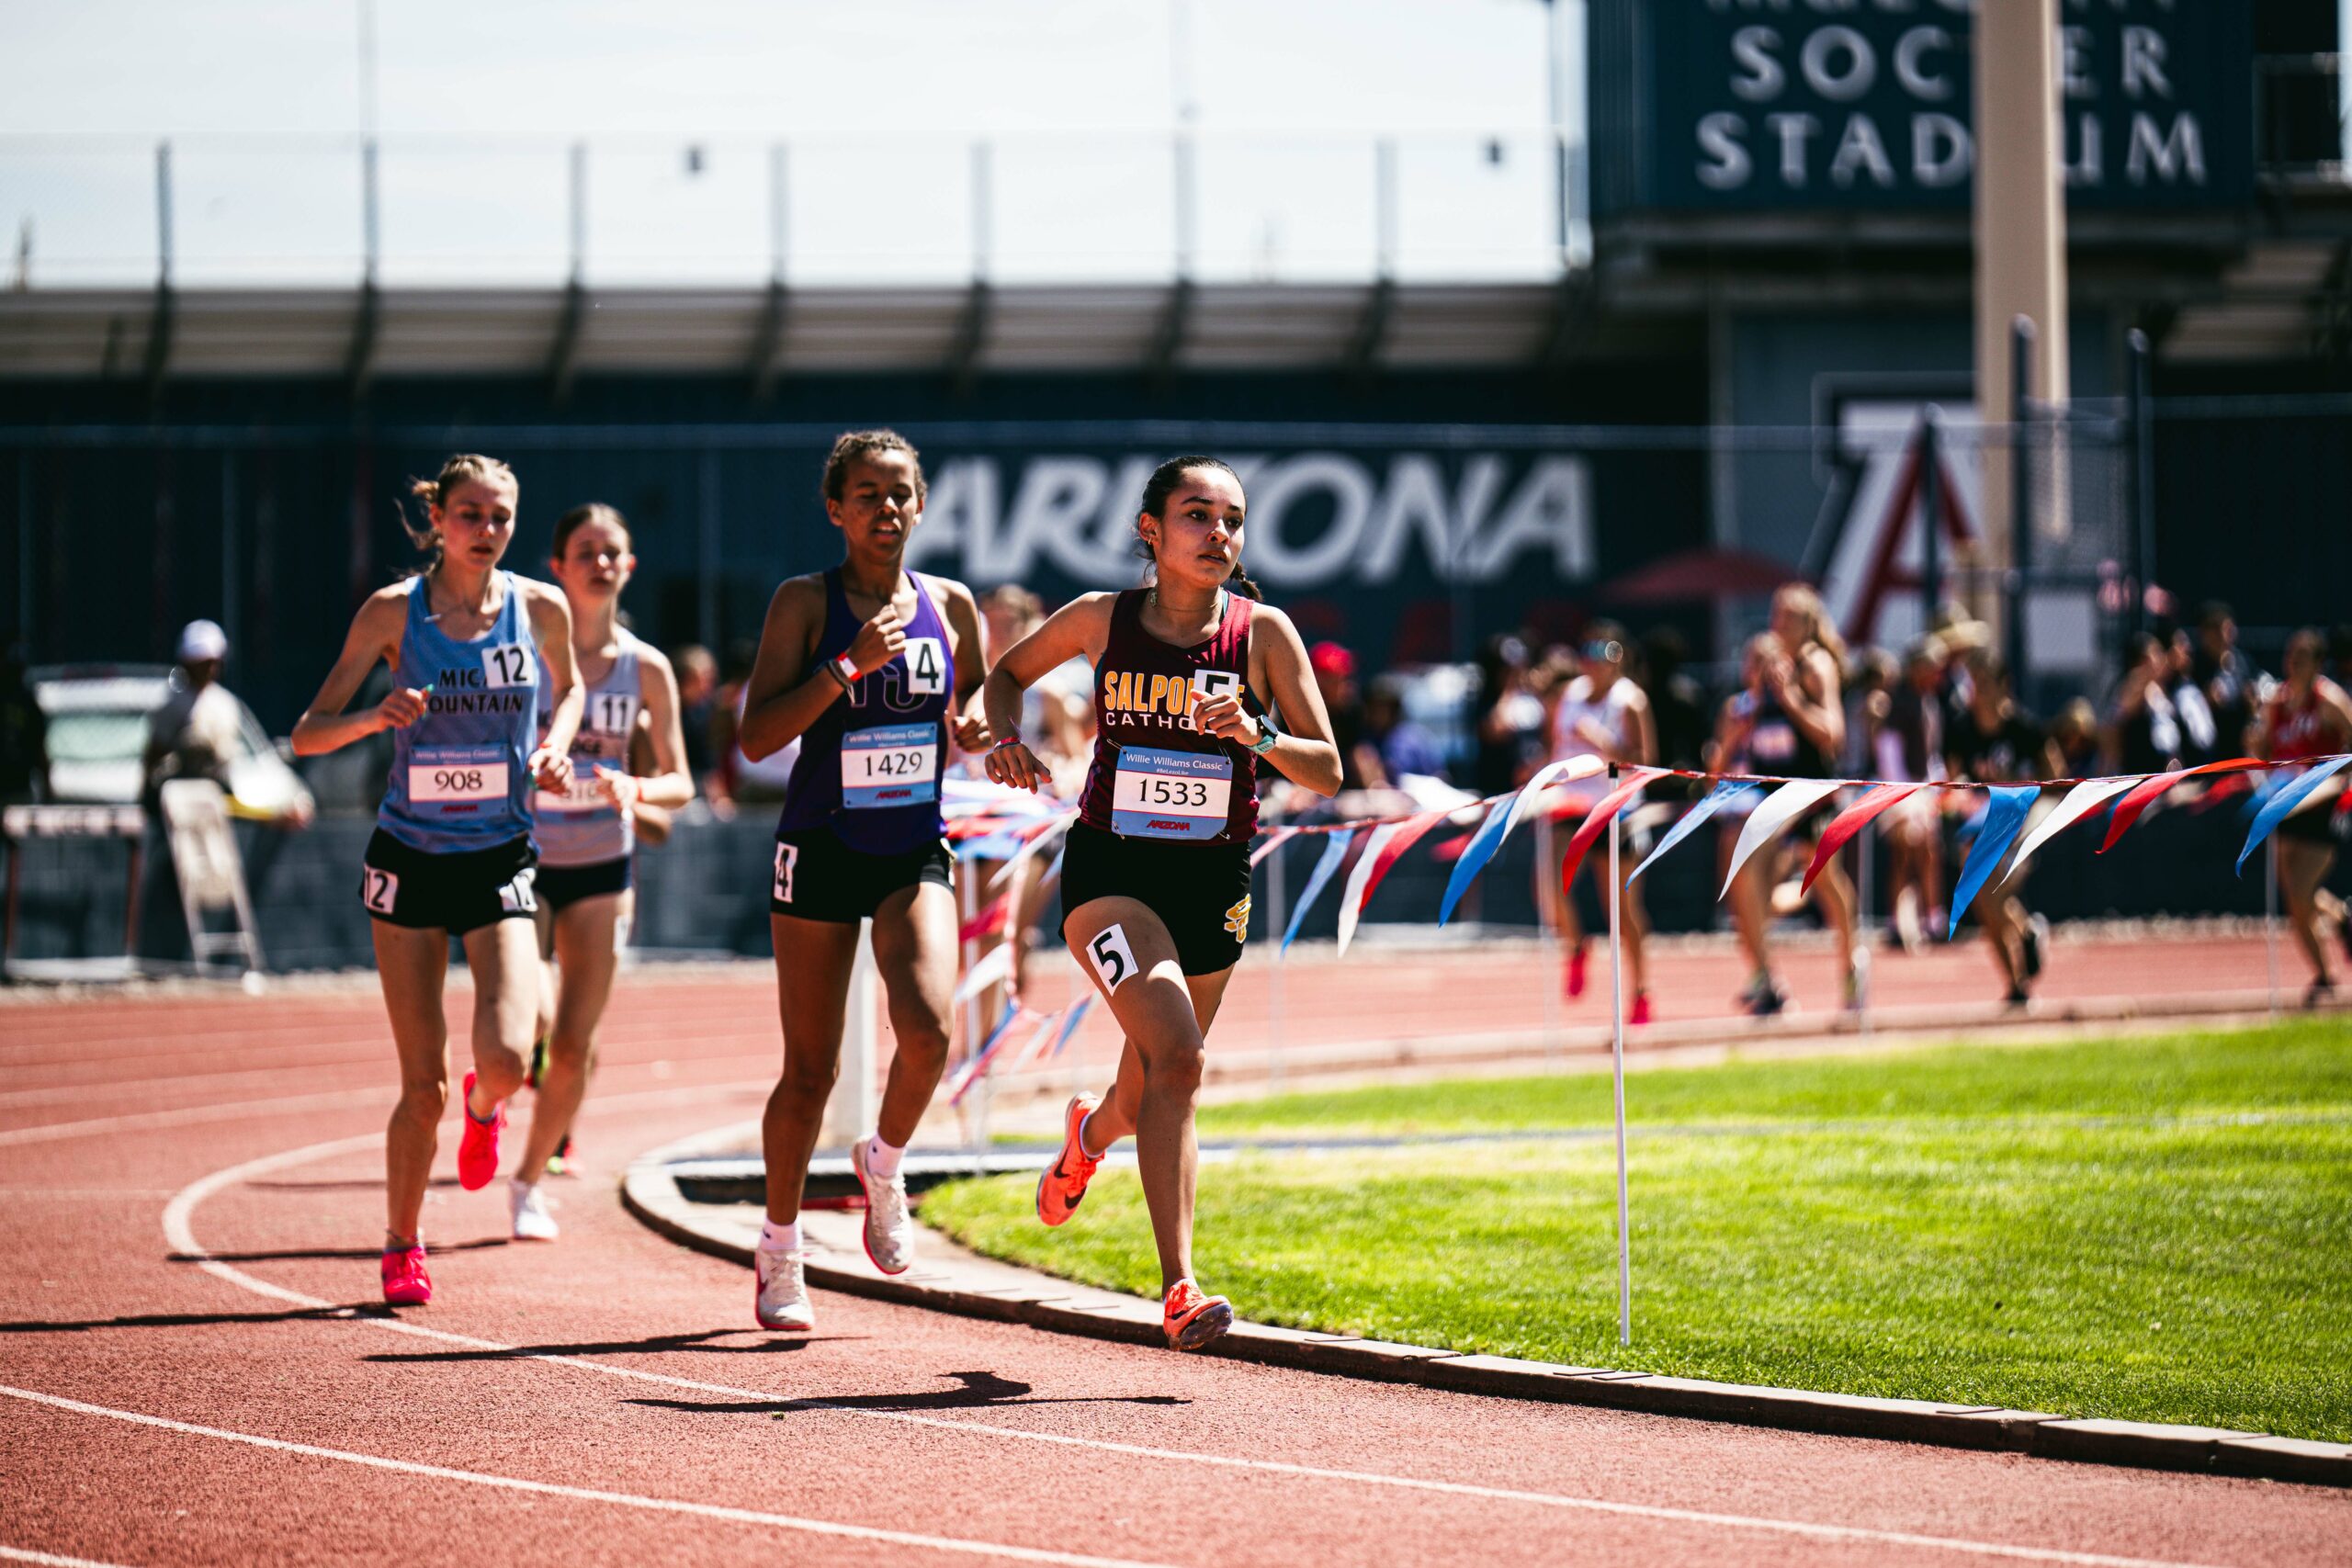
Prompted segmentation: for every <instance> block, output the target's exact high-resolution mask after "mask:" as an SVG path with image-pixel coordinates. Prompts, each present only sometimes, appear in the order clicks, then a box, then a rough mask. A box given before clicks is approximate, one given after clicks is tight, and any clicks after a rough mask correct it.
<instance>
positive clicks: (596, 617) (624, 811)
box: [507, 504, 695, 1241]
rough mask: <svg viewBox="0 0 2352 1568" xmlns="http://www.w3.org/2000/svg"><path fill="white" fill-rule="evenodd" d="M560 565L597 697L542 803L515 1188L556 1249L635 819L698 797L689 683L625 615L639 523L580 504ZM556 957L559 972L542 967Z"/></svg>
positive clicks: (513, 1204) (524, 1222)
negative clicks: (562, 1186) (645, 755)
mask: <svg viewBox="0 0 2352 1568" xmlns="http://www.w3.org/2000/svg"><path fill="white" fill-rule="evenodd" d="M548 566H549V567H550V568H551V569H552V570H554V572H555V580H556V582H557V584H558V586H560V588H562V590H563V597H564V603H565V604H567V605H568V606H569V607H570V609H571V655H572V660H573V662H574V663H575V665H576V666H577V667H578V669H579V671H580V683H581V686H582V690H583V692H584V694H585V699H586V700H585V705H584V706H583V707H582V710H581V716H580V728H579V731H578V733H577V734H576V735H575V736H574V737H573V739H572V742H571V788H570V789H569V790H567V791H565V792H564V793H562V794H560V795H556V794H542V795H540V796H539V797H538V801H537V815H538V830H537V839H538V843H539V875H538V883H537V893H538V905H539V912H538V914H537V917H536V922H535V923H536V925H537V932H538V943H539V956H540V958H541V960H542V961H543V966H542V968H541V970H540V982H539V1011H538V1035H537V1038H538V1039H540V1040H542V1041H544V1042H546V1050H545V1052H544V1053H543V1054H537V1055H535V1057H534V1060H533V1064H532V1065H533V1069H534V1070H533V1072H532V1075H531V1086H532V1088H533V1089H535V1090H536V1091H537V1092H536V1094H535V1095H534V1097H533V1100H532V1102H531V1129H530V1132H529V1134H527V1135H526V1137H525V1138H524V1140H523V1157H522V1160H521V1162H520V1163H519V1164H517V1165H516V1166H515V1174H514V1176H513V1177H511V1178H509V1179H508V1182H507V1201H508V1206H509V1209H510V1211H511V1213H512V1217H513V1223H514V1235H515V1240H517V1241H553V1240H554V1239H555V1237H556V1223H555V1216H553V1215H552V1214H550V1213H548V1205H547V1200H546V1198H545V1197H543V1196H542V1195H541V1194H540V1192H539V1179H540V1178H541V1177H542V1176H544V1175H545V1174H546V1173H547V1169H548V1161H549V1160H550V1159H551V1158H552V1157H554V1156H555V1155H556V1153H557V1151H558V1150H559V1149H560V1148H561V1147H562V1146H563V1145H564V1144H565V1143H567V1142H568V1141H569V1135H570V1133H571V1122H572V1119H573V1118H574V1117H575V1116H577V1115H578V1114H579V1111H580V1101H581V1098H582V1096H583V1095H584V1094H585V1093H586V1092H587V1089H588V1069H589V1065H590V1062H591V1060H592V1059H593V1057H594V1052H595V1042H596V1025H597V1023H598V1022H599V1021H602V1020H603V1018H604V1016H605V1003H606V1002H608V1001H610V1000H611V999H612V994H613V971H614V970H615V969H616V967H618V964H619V958H620V950H621V949H622V948H623V947H624V946H626V945H628V920H629V915H630V913H631V911H632V910H633V909H634V908H635V899H636V897H637V895H636V890H635V888H634V886H632V884H633V882H634V877H633V874H632V872H633V864H634V863H633V858H632V857H633V856H634V854H635V852H636V845H637V839H636V834H635V832H634V830H633V823H634V821H635V818H636V815H637V808H638V807H639V804H640V803H641V804H644V805H648V806H653V807H662V808H665V809H672V810H674V809H675V808H677V807H681V806H684V805H685V804H686V802H688V801H689V800H692V799H693V798H694V795H695V783H694V778H693V776H692V775H691V774H689V773H687V772H686V762H685V756H686V741H685V736H684V734H683V733H682V732H681V730H680V728H679V725H678V681H677V677H676V676H675V675H673V674H672V673H671V671H670V661H669V660H667V659H665V658H663V657H662V651H661V649H657V648H655V647H653V646H652V645H651V644H650V643H646V642H641V641H639V639H638V638H637V637H636V636H634V635H633V634H632V633H631V632H630V631H629V630H628V627H626V626H622V625H621V624H620V622H619V619H618V611H619V608H620V601H621V591H622V590H623V589H625V588H627V587H628V580H629V575H630V574H631V573H632V572H634V571H635V570H637V558H636V557H635V556H634V555H632V554H630V553H629V538H628V523H627V522H626V521H624V520H623V519H622V517H621V514H620V513H617V512H616V511H614V510H613V509H612V508H611V507H609V506H605V505H601V504H592V505H588V506H575V507H573V508H572V509H571V511H569V512H567V513H564V514H563V515H562V516H561V517H560V518H558V519H557V520H556V525H555V547H554V550H553V553H552V555H551V556H550V557H549V558H548ZM639 728H645V729H647V730H648V731H649V733H650V739H651V741H652V750H653V765H654V773H653V774H652V776H651V777H650V778H642V779H641V778H639V777H637V776H636V775H635V774H634V773H631V772H630V770H629V760H628V759H629V743H630V740H631V739H632V738H633V737H634V736H635V734H636V732H637V731H638V729H639ZM548 959H552V960H553V961H554V963H555V965H556V968H557V969H558V970H560V974H550V973H549V972H548V969H547V968H546V967H545V966H544V961H546V960H548Z"/></svg>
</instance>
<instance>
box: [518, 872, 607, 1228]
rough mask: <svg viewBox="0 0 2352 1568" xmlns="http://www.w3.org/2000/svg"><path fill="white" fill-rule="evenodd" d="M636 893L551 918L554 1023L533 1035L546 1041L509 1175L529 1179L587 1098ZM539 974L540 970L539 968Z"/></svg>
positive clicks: (585, 902) (586, 903) (591, 901)
mask: <svg viewBox="0 0 2352 1568" xmlns="http://www.w3.org/2000/svg"><path fill="white" fill-rule="evenodd" d="M635 897H637V890H636V889H635V888H629V889H627V890H625V891H623V892H620V893H615V894H610V895H607V896H605V897H596V898H582V900H580V901H579V902H578V903H576V904H572V905H570V906H568V907H567V908H565V909H564V911H563V913H562V914H560V915H559V916H557V917H556V919H555V947H556V955H557V958H558V960H559V961H560V963H561V964H562V967H563V974H562V980H561V984H560V986H558V987H556V991H557V994H556V1002H555V1010H554V1018H555V1021H554V1023H553V1025H552V1027H550V1028H549V1029H548V1032H546V1033H545V1034H544V1035H542V1036H541V1038H542V1039H544V1040H546V1041H547V1043H548V1059H547V1066H546V1069H545V1070H544V1071H543V1072H541V1074H540V1075H539V1090H538V1093H537V1096H535V1097H534V1098H533V1100H532V1101H531V1131H530V1134H529V1135H528V1136H527V1137H526V1138H525V1139H524V1140H523V1158H522V1162H521V1163H520V1164H518V1165H517V1166H516V1167H515V1177H516V1179H519V1180H522V1181H537V1180H538V1179H539V1178H540V1176H541V1175H543V1174H544V1173H545V1172H546V1170H547V1168H548V1159H550V1158H551V1157H553V1156H554V1154H555V1151H556V1146H557V1145H559V1144H560V1143H562V1142H563V1135H564V1134H566V1133H569V1132H571V1122H572V1119H573V1118H574V1117H576V1116H578V1115H579V1114H580V1102H581V1100H583V1099H585V1098H586V1096H587V1093H588V1072H589V1067H590V1065H591V1063H592V1061H593V1059H594V1054H595V1049H596V1026H597V1025H598V1024H600V1023H602V1022H603V1021H604V1020H605V1005H606V1004H607V1003H608V1002H610V1001H611V1000H612V998H613V973H614V971H615V970H616V969H618V968H619V967H620V953H619V952H618V949H617V946H616V943H617V941H618V938H619V934H620V922H621V921H622V920H624V919H628V909H629V907H630V904H631V901H632V900H634V899H635ZM541 968H542V972H543V973H544V970H545V966H544V965H542V966H541Z"/></svg>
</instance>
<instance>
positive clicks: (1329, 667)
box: [1306, 642, 1379, 792]
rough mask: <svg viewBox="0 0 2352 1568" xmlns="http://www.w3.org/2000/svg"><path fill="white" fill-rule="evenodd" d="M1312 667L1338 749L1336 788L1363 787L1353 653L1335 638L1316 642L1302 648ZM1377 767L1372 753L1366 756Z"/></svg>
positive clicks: (1358, 697) (1360, 710)
mask: <svg viewBox="0 0 2352 1568" xmlns="http://www.w3.org/2000/svg"><path fill="white" fill-rule="evenodd" d="M1306 662H1307V665H1308V667H1309V668H1310V669H1312V670H1313V671H1315V689H1316V690H1317V692H1319V693H1321V694H1322V696H1323V707H1324V710H1325V711H1326V712H1327V713H1329V715H1330V716H1331V739H1332V743H1333V744H1334V745H1336V746H1338V747H1339V749H1340V790H1341V791H1343V792H1344V791H1347V790H1351V789H1362V788H1363V787H1364V767H1363V765H1364V763H1365V761H1367V760H1368V759H1367V757H1366V755H1365V753H1364V750H1363V745H1364V739H1363V692H1362V691H1361V690H1360V689H1359V688H1358V687H1357V685H1356V656H1355V655H1354V654H1352V653H1351V652H1349V651H1348V650H1347V649H1344V648H1342V647H1340V645H1339V644H1338V643H1336V642H1318V643H1317V644H1316V645H1315V646H1314V647H1313V648H1310V649H1307V650H1306ZM1369 760H1370V761H1372V762H1373V766H1374V769H1375V770H1376V769H1377V768H1378V767H1379V762H1378V760H1377V758H1376V756H1375V757H1374V758H1371V759H1369Z"/></svg>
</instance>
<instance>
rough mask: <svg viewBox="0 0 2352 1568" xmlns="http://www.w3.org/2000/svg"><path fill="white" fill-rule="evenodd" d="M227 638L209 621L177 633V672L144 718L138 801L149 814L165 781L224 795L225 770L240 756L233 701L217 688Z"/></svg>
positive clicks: (225, 658) (226, 655)
mask: <svg viewBox="0 0 2352 1568" xmlns="http://www.w3.org/2000/svg"><path fill="white" fill-rule="evenodd" d="M228 658H229V637H228V634H227V633H225V632H223V631H222V630H221V629H220V626H218V625H216V624H215V623H213V622H211V621H190V622H189V623H188V624H187V626H185V627H183V628H182V629H181V631H180V644H179V652H178V659H179V668H178V669H177V670H175V671H173V673H172V679H171V689H170V693H169V694H168V695H166V696H165V697H164V702H163V705H162V706H161V707H158V708H157V709H156V710H155V711H154V712H153V713H152V714H150V715H148V716H147V750H146V754H145V756H144V757H143V758H142V759H141V779H142V780H143V781H144V782H143V784H142V787H141V798H142V799H143V800H145V801H146V802H147V804H148V806H149V807H150V809H153V807H154V804H155V802H156V800H157V798H158V796H159V795H160V793H161V791H162V790H163V787H164V782H165V781H166V780H169V779H210V780H212V781H213V782H214V783H215V784H219V785H220V787H221V789H222V790H223V791H224V792H225V791H226V790H227V789H228V787H229V764H230V763H231V762H232V761H235V760H236V758H237V756H238V754H239V751H240V750H241V749H242V748H241V745H240V737H239V730H240V729H241V728H243V726H242V724H241V722H240V717H239V715H238V712H237V700H236V699H235V698H234V697H232V696H231V695H230V694H229V690H228V688H227V687H225V686H223V685H221V684H220V670H221V667H222V665H224V664H225V663H227V661H228Z"/></svg>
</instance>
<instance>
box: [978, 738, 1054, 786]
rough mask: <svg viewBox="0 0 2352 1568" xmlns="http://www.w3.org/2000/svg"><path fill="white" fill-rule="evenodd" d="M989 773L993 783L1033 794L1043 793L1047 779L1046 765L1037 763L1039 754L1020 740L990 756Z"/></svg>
mask: <svg viewBox="0 0 2352 1568" xmlns="http://www.w3.org/2000/svg"><path fill="white" fill-rule="evenodd" d="M988 772H989V780H990V781H991V782H993V783H996V784H1010V785H1012V787H1013V788H1014V789H1025V790H1029V791H1032V792H1033V793H1034V792H1039V791H1041V790H1042V789H1043V787H1044V785H1045V784H1046V778H1047V775H1046V765H1045V764H1044V763H1043V762H1040V761H1037V754H1036V753H1035V752H1034V751H1032V750H1029V748H1028V747H1027V746H1026V745H1025V744H1023V742H1021V741H1018V740H1016V741H1014V742H1013V743H1012V745H1010V746H1000V747H998V748H997V749H996V750H993V751H990V752H989V754H988Z"/></svg>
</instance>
